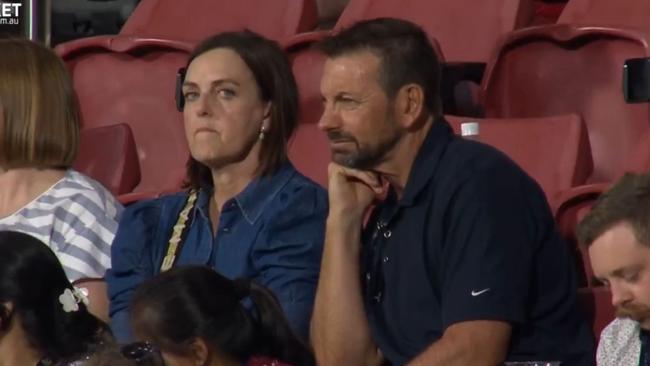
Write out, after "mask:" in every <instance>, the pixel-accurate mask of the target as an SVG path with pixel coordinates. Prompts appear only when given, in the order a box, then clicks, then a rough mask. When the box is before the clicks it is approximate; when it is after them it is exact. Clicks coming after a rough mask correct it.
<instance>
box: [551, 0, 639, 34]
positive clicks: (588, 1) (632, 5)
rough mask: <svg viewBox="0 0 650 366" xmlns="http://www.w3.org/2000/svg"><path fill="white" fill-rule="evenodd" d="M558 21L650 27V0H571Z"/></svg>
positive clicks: (594, 24)
mask: <svg viewBox="0 0 650 366" xmlns="http://www.w3.org/2000/svg"><path fill="white" fill-rule="evenodd" d="M558 23H561V24H581V25H591V26H606V27H616V28H621V27H622V28H639V29H647V28H648V27H650V2H649V1H647V0H616V1H612V0H571V1H569V2H568V3H567V5H566V7H565V8H564V10H563V11H562V14H561V15H560V18H559V19H558Z"/></svg>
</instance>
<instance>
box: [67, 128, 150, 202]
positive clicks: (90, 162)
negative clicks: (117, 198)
mask: <svg viewBox="0 0 650 366" xmlns="http://www.w3.org/2000/svg"><path fill="white" fill-rule="evenodd" d="M74 168H75V169H76V170H78V171H80V172H82V173H84V174H86V175H88V176H90V177H92V178H93V179H95V180H97V181H98V182H100V183H101V184H103V185H104V187H106V188H107V189H108V190H109V191H111V193H113V194H114V195H120V194H124V193H129V192H132V191H133V189H134V188H135V186H136V185H137V184H138V183H139V182H140V166H139V164H138V154H137V151H136V148H135V141H134V140H133V134H132V133H131V129H130V128H129V126H128V125H126V124H123V123H121V124H116V125H110V126H104V127H97V128H90V129H85V130H82V131H81V142H80V145H79V153H78V155H77V160H76V161H75V163H74Z"/></svg>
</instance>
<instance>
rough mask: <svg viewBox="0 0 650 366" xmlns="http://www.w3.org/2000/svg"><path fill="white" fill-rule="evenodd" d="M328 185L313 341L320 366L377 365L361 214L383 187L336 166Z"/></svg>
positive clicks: (367, 175) (371, 177)
mask: <svg viewBox="0 0 650 366" xmlns="http://www.w3.org/2000/svg"><path fill="white" fill-rule="evenodd" d="M329 182H330V183H329V193H330V198H329V199H330V209H329V216H328V219H327V224H326V228H325V248H324V251H323V262H322V264H321V273H320V279H319V282H318V289H317V291H316V300H315V305H314V315H313V318H312V323H311V340H312V343H313V345H314V350H315V352H316V358H317V359H318V364H319V365H323V366H329V365H359V366H362V365H368V366H370V365H379V364H381V362H382V357H381V356H380V354H379V352H378V350H377V346H376V345H375V344H374V342H373V341H372V337H371V334H370V327H369V325H368V321H367V318H366V314H365V309H364V305H363V298H362V292H361V279H360V267H359V259H360V253H361V226H362V223H363V214H364V212H365V210H366V208H367V207H368V206H369V205H370V203H371V202H372V200H373V199H374V197H375V194H376V193H379V192H380V191H381V184H380V183H379V181H378V180H377V178H376V177H374V175H371V174H370V173H363V172H356V171H352V170H349V169H346V168H343V167H340V166H338V165H336V164H334V163H332V164H330V168H329Z"/></svg>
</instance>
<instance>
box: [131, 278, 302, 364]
mask: <svg viewBox="0 0 650 366" xmlns="http://www.w3.org/2000/svg"><path fill="white" fill-rule="evenodd" d="M248 299H250V303H252V306H246V305H245V304H244V302H247V301H248ZM131 316H132V325H133V329H134V332H135V335H136V338H138V339H139V340H142V341H148V342H151V343H152V344H153V345H154V346H155V347H157V348H159V349H160V351H161V352H162V355H163V357H164V358H165V361H166V363H167V364H172V365H173V364H174V362H175V361H174V360H181V359H182V360H188V359H194V360H198V361H203V362H205V361H207V360H210V359H214V358H217V359H220V360H226V361H230V362H235V363H237V364H240V363H243V362H247V361H248V360H249V359H250V358H251V357H255V356H266V357H271V358H274V359H277V360H279V361H283V362H286V363H289V364H292V365H301V366H303V365H304V366H309V365H314V364H315V361H314V358H313V356H312V354H311V352H310V350H309V349H308V348H307V347H306V346H305V345H304V344H303V343H302V342H301V341H300V340H299V339H298V338H297V337H296V336H295V335H294V333H293V332H292V330H291V328H290V326H289V324H288V322H287V320H286V318H285V317H284V314H283V312H282V308H281V307H280V305H279V303H278V302H277V300H276V299H275V297H274V296H273V294H272V293H271V292H270V291H269V290H267V289H266V288H264V287H262V286H260V285H258V284H256V283H254V282H252V281H250V280H246V279H239V280H235V281H232V280H229V279H227V278H225V277H223V276H222V275H220V274H218V273H217V272H215V271H213V270H212V269H210V268H208V267H197V266H183V267H178V268H174V269H172V270H170V271H168V272H164V273H162V274H160V275H158V276H156V277H153V278H151V279H149V280H147V281H145V282H144V283H143V284H142V285H141V286H140V287H139V288H138V289H137V290H136V293H135V296H134V298H133V303H132V313H131Z"/></svg>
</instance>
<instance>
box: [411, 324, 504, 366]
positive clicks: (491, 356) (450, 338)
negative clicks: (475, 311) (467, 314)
mask: <svg viewBox="0 0 650 366" xmlns="http://www.w3.org/2000/svg"><path fill="white" fill-rule="evenodd" d="M510 333H511V326H510V325H509V324H508V323H505V322H500V321H491V320H476V321H466V322H461V323H456V324H453V325H451V326H450V327H449V328H447V330H445V333H444V334H443V336H442V338H440V339H439V340H438V341H437V342H435V343H434V344H432V345H431V346H429V347H428V348H427V349H426V350H425V351H424V352H423V353H421V354H420V355H419V356H418V357H416V358H415V359H414V360H412V361H411V362H410V363H409V364H408V366H428V365H436V366H455V365H459V366H460V365H476V366H480V365H485V366H494V365H500V364H502V363H503V362H504V361H505V359H506V355H507V352H508V345H509V343H510Z"/></svg>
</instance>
